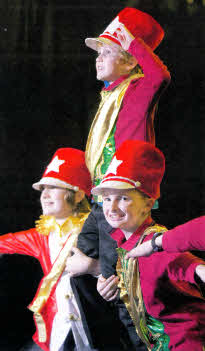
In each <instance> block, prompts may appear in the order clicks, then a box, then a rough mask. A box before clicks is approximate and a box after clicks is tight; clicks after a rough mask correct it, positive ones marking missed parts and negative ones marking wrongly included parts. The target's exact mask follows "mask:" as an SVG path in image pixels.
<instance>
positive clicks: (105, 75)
mask: <svg viewBox="0 0 205 351" xmlns="http://www.w3.org/2000/svg"><path fill="white" fill-rule="evenodd" d="M125 66H126V63H125V62H124V59H123V57H122V54H120V51H119V49H118V48H117V47H114V46H112V45H106V44H103V45H101V46H99V48H98V57H97V59H96V71H97V79H98V80H102V81H105V80H106V81H108V82H110V83H112V82H114V81H115V80H117V79H118V78H120V77H121V76H122V75H125V74H128V73H129V72H128V71H127V70H126V69H125Z"/></svg>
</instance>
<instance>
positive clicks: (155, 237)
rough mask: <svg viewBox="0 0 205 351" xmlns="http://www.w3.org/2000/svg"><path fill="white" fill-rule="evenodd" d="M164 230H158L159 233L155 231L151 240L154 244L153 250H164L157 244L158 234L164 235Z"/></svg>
mask: <svg viewBox="0 0 205 351" xmlns="http://www.w3.org/2000/svg"><path fill="white" fill-rule="evenodd" d="M162 234H163V232H158V233H154V235H153V237H152V240H151V245H152V249H153V252H160V251H163V249H162V247H159V246H157V244H156V242H155V240H156V239H157V238H158V236H160V235H162Z"/></svg>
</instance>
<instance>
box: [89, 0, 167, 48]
mask: <svg viewBox="0 0 205 351" xmlns="http://www.w3.org/2000/svg"><path fill="white" fill-rule="evenodd" d="M163 37H164V30H163V29H162V27H161V26H160V24H159V23H158V22H157V21H156V20H155V19H154V18H153V17H152V16H150V15H148V14H147V13H146V12H142V11H140V10H137V9H135V8H131V7H126V8H124V9H123V10H122V11H120V12H119V14H118V15H117V17H115V19H114V20H113V21H112V22H111V23H110V24H109V26H108V27H107V28H106V29H105V30H104V32H103V33H102V34H100V35H99V37H98V38H87V39H86V40H85V43H86V45H87V46H88V47H90V48H91V49H93V50H97V48H98V45H99V43H107V44H111V43H115V44H117V45H118V46H120V47H122V48H123V49H124V50H128V48H129V46H130V43H131V42H132V40H133V39H135V38H141V39H143V40H144V42H145V43H146V44H147V45H148V46H149V47H150V48H151V49H152V50H154V49H156V47H157V46H158V45H159V44H160V42H161V41H162V39H163Z"/></svg>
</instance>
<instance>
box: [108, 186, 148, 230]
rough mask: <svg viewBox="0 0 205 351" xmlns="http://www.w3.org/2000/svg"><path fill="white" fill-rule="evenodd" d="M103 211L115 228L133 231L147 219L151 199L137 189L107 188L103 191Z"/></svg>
mask: <svg viewBox="0 0 205 351" xmlns="http://www.w3.org/2000/svg"><path fill="white" fill-rule="evenodd" d="M102 197H103V212H104V215H105V218H106V220H107V222H108V223H109V224H110V225H111V226H112V227H113V228H120V229H122V231H124V232H128V233H133V232H134V231H135V230H136V229H137V228H138V227H139V226H140V225H141V224H142V223H143V222H144V220H145V218H146V217H147V214H148V213H149V211H150V209H151V207H150V204H149V199H147V198H144V197H143V195H142V194H141V193H140V192H139V191H137V190H119V189H107V190H105V191H104V193H103V196H102Z"/></svg>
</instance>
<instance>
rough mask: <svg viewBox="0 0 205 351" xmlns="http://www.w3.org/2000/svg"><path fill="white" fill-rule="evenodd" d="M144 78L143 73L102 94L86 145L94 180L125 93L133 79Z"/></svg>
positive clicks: (87, 157) (87, 159)
mask: <svg viewBox="0 0 205 351" xmlns="http://www.w3.org/2000/svg"><path fill="white" fill-rule="evenodd" d="M141 77H144V74H143V73H136V74H133V75H131V76H129V77H128V78H127V79H125V80H124V81H123V82H122V83H121V84H119V85H118V86H117V87H116V88H115V89H113V90H111V91H102V92H101V98H102V100H101V103H100V105H99V108H98V111H97V113H96V115H95V118H94V120H93V123H92V125H91V128H90V132H89V135H88V140H87V144H86V151H85V159H86V165H87V167H88V169H89V171H90V173H91V178H92V180H93V179H94V173H95V167H96V166H97V163H98V161H99V159H100V156H101V154H102V152H103V149H104V147H105V144H106V141H107V139H108V137H109V135H110V133H111V131H112V129H113V127H114V124H115V121H116V119H117V117H118V113H119V110H120V107H121V104H122V101H123V97H124V95H125V92H126V90H127V88H128V86H129V84H130V82H131V81H132V80H133V79H138V78H141Z"/></svg>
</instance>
